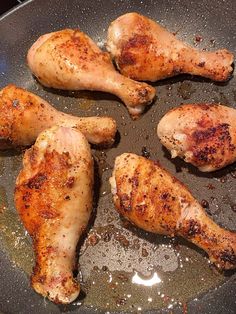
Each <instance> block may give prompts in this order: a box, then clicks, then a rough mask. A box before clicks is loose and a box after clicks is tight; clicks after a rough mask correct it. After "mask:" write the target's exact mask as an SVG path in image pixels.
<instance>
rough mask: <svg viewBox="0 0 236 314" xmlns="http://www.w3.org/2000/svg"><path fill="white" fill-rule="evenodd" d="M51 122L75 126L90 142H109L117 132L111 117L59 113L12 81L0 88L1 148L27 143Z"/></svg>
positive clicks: (110, 142)
mask: <svg viewBox="0 0 236 314" xmlns="http://www.w3.org/2000/svg"><path fill="white" fill-rule="evenodd" d="M53 125H61V126H67V127H73V128H75V129H78V130H79V131H81V132H82V133H83V134H84V135H85V136H86V138H87V140H88V141H89V142H90V143H93V144H103V145H104V144H106V145H108V144H112V143H113V142H114V138H115V134H116V122H115V120H114V119H112V118H110V117H84V118H81V117H75V116H72V115H69V114H66V113H63V112H60V111H58V110H56V109H55V108H53V107H52V106H51V105H50V104H49V103H48V102H47V101H45V100H43V99H42V98H40V97H38V96H36V95H34V94H33V93H30V92H28V91H26V90H24V89H22V88H19V87H17V86H15V85H12V84H11V85H8V86H6V87H5V88H4V89H2V90H1V91H0V149H6V148H10V147H17V146H29V145H31V144H33V143H34V141H35V140H36V138H37V136H38V134H39V133H40V132H42V131H43V130H45V129H46V128H49V127H51V126H53Z"/></svg>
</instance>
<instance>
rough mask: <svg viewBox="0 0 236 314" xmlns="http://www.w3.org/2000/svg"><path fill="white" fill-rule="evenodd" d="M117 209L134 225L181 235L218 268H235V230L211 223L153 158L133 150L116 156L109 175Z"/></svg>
mask: <svg viewBox="0 0 236 314" xmlns="http://www.w3.org/2000/svg"><path fill="white" fill-rule="evenodd" d="M110 184H111V190H112V194H113V200H114V203H115V206H116V208H117V210H118V212H119V213H120V214H121V215H123V216H124V217H125V218H127V219H128V220H130V221H131V222H132V223H134V224H135V225H137V226H138V227H140V228H142V229H144V230H146V231H150V232H154V233H158V234H164V235H169V236H176V235H178V236H182V237H184V238H186V239H187V240H189V241H191V242H193V243H194V244H196V245H198V246H199V247H200V248H202V249H204V250H205V251H206V252H207V253H208V255H209V258H210V260H211V262H213V263H215V264H216V265H217V266H218V267H219V268H222V269H233V268H236V233H235V232H230V231H227V230H225V229H223V228H221V227H219V226H218V225H217V224H216V223H214V222H213V221H212V220H211V219H210V218H209V217H208V216H207V215H206V213H205V211H204V209H203V208H202V207H201V205H200V204H199V203H198V202H197V200H195V199H194V197H193V196H192V195H191V193H190V192H189V190H188V189H187V188H186V187H185V186H184V184H183V183H181V182H180V181H178V180H177V179H176V178H175V177H174V176H172V175H171V174H170V173H168V172H167V171H166V170H164V169H163V168H162V167H161V166H160V165H159V164H158V163H157V162H154V161H151V160H148V159H146V158H144V157H140V156H137V155H135V154H131V153H130V154H128V153H125V154H122V155H120V156H119V157H117V158H116V161H115V167H114V171H113V176H112V177H111V178H110Z"/></svg>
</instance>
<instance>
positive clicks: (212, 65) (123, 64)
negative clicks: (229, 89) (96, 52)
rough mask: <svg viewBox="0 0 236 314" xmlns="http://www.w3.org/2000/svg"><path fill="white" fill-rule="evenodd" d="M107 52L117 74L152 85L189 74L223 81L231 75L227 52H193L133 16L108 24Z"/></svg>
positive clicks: (154, 25) (230, 56) (147, 21)
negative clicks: (115, 66)
mask: <svg viewBox="0 0 236 314" xmlns="http://www.w3.org/2000/svg"><path fill="white" fill-rule="evenodd" d="M107 49H108V51H109V52H110V53H111V55H112V57H113V58H114V60H115V62H116V64H117V67H118V68H119V70H120V72H121V73H122V74H123V75H125V76H128V77H130V78H132V79H134V80H140V81H146V80H147V81H152V82H154V81H157V80H161V79H164V78H167V77H171V76H174V75H177V74H180V73H189V74H193V75H199V76H203V77H206V78H209V79H211V80H214V81H226V80H228V79H229V78H230V76H231V73H232V72H233V68H232V63H233V54H232V53H231V52H229V51H228V50H226V49H222V50H217V51H214V52H207V51H200V50H197V49H194V48H192V47H191V46H189V45H187V44H185V43H183V42H182V41H180V40H178V39H177V38H176V37H175V36H174V35H173V34H172V33H170V32H168V31H167V30H166V29H165V28H163V27H162V26H160V25H159V24H157V23H156V22H154V21H153V20H151V19H149V18H147V17H145V16H142V15H140V14H137V13H127V14H124V15H122V16H120V17H119V18H117V19H116V20H115V21H113V22H112V23H111V25H110V27H109V29H108V39H107Z"/></svg>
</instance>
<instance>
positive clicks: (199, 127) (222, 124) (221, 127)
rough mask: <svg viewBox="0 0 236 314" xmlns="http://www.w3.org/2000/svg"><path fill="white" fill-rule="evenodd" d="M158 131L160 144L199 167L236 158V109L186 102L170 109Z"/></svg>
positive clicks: (206, 169)
mask: <svg viewBox="0 0 236 314" xmlns="http://www.w3.org/2000/svg"><path fill="white" fill-rule="evenodd" d="M157 134H158V136H159V138H160V141H161V143H162V144H163V145H164V146H165V147H166V148H167V149H169V150H170V151H171V155H172V157H176V156H180V157H182V158H184V160H185V161H186V162H190V163H192V164H193V165H194V166H196V167H198V168H199V170H201V171H204V172H210V171H214V170H218V169H220V168H223V167H225V166H226V165H228V164H231V163H233V162H234V161H236V110H235V109H233V108H230V107H226V106H222V105H218V104H211V105H210V104H186V105H182V106H180V107H177V108H174V109H172V110H170V111H169V112H167V113H166V114H165V115H164V117H163V118H162V119H161V120H160V122H159V124H158V127H157Z"/></svg>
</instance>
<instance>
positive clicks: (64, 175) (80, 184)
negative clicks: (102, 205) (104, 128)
mask: <svg viewBox="0 0 236 314" xmlns="http://www.w3.org/2000/svg"><path fill="white" fill-rule="evenodd" d="M92 190H93V159H92V156H91V151H90V147H89V144H88V142H87V140H86V138H85V137H84V135H83V134H82V133H80V132H79V131H77V130H74V129H71V128H65V127H57V126H54V127H52V128H51V129H47V130H46V131H44V132H42V133H40V135H39V137H38V138H37V140H36V143H35V144H34V146H32V148H30V149H29V150H27V151H26V152H25V155H24V159H23V169H22V170H21V172H20V174H19V176H18V178H17V180H16V189H15V205H16V209H17V211H18V213H19V215H20V218H21V220H22V222H23V224H24V226H25V228H26V230H27V231H28V232H29V234H30V235H31V237H32V239H33V246H34V251H35V267H34V271H33V274H32V276H31V284H32V286H33V288H34V289H35V290H36V291H37V292H38V293H40V294H42V295H43V296H44V297H48V298H49V299H50V300H51V301H53V302H55V303H70V302H72V301H73V300H75V299H76V297H77V296H78V295H79V292H80V285H79V283H78V282H77V280H76V279H75V278H74V277H73V270H74V269H75V253H76V246H77V243H78V240H79V238H80V236H81V234H82V232H83V231H84V230H85V229H86V226H87V223H88V220H89V217H90V213H91V209H92V194H93V193H92Z"/></svg>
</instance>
